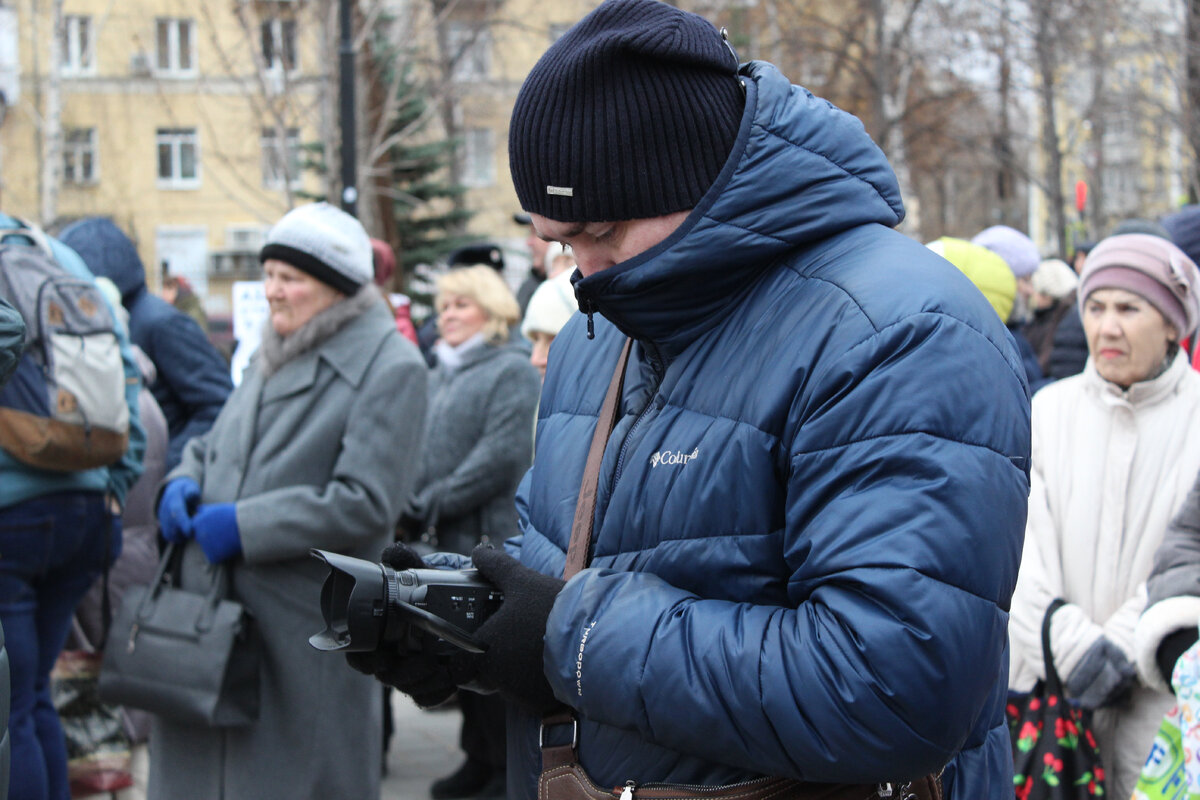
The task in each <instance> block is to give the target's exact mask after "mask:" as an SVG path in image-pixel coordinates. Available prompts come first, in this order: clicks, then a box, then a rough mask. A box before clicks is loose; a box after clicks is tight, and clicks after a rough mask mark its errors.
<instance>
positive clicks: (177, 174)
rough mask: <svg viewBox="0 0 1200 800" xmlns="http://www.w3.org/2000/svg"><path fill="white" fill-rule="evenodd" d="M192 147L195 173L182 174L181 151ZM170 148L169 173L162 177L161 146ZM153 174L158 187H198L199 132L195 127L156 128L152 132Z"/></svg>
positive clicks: (174, 188)
mask: <svg viewBox="0 0 1200 800" xmlns="http://www.w3.org/2000/svg"><path fill="white" fill-rule="evenodd" d="M188 144H190V145H191V147H192V163H193V165H194V169H195V175H194V176H192V177H190V178H189V177H184V176H183V174H182V173H183V151H184V147H185V146H186V145H188ZM164 145H165V146H167V147H170V148H171V174H170V175H169V176H166V177H164V176H163V174H162V171H161V168H162V156H161V150H162V148H163V146H164ZM154 162H155V166H154V174H155V176H156V179H157V185H158V188H159V189H168V190H172V191H174V190H187V189H198V188H200V179H201V168H200V132H199V131H198V130H197V129H196V128H158V129H156V130H155V132H154Z"/></svg>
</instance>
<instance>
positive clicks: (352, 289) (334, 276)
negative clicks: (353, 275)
mask: <svg viewBox="0 0 1200 800" xmlns="http://www.w3.org/2000/svg"><path fill="white" fill-rule="evenodd" d="M269 258H274V259H278V260H279V261H284V262H286V263H288V264H291V265H292V266H293V267H295V268H296V269H298V270H300V271H301V272H306V273H308V274H309V275H311V276H313V277H314V278H316V279H317V280H319V281H321V283H324V284H327V285H329V286H332V287H333V288H334V289H337V290H338V291H339V292H341V293H342V294H345V295H352V294H355V293H356V292H358V289H359V286H360V285H359V284H357V283H355V282H354V281H352V280H350V278H347V277H346V276H345V275H344V274H342V273H341V272H338V271H337V270H336V269H334V268H333V267H331V266H329V265H328V264H326V263H325V262H324V261H322V260H321V259H319V258H317V257H316V256H314V255H312V254H311V253H306V252H304V251H303V250H298V249H296V248H295V247H290V246H288V245H286V244H279V243H278V242H272V243H270V244H265V245H263V248H262V250H261V251H260V252H259V254H258V260H259V262H260V263H262V262H265V261H266V260H267V259H269Z"/></svg>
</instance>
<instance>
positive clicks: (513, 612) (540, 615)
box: [452, 545, 565, 714]
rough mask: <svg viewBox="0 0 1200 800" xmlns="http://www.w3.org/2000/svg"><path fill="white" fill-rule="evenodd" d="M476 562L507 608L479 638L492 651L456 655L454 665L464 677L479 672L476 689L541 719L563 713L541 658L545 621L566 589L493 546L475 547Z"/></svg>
mask: <svg viewBox="0 0 1200 800" xmlns="http://www.w3.org/2000/svg"><path fill="white" fill-rule="evenodd" d="M471 560H472V561H474V562H475V567H476V569H478V570H479V574H480V575H482V576H483V577H484V578H487V579H488V580H489V581H491V582H492V584H494V585H495V586H496V588H498V589H500V591H502V592H503V593H504V602H503V603H501V605H500V609H499V610H498V611H497V612H496V613H495V614H493V615H492V616H491V618H490V619H488V621H487V622H485V623H483V625H482V626H480V628H479V630H477V631H476V632H475V638H477V639H479V640H480V641H481V642H483V643H484V644H486V645H487V651H486V652H485V653H482V654H480V655H474V654H469V653H463V654H460V655H455V656H454V657H453V659H452V660H454V661H455V662H457V663H456V666H458V670H456V671H457V672H460V673H465V672H467V671H469V669H470V668H471V667H474V668H476V669H477V670H478V675H477V676H476V679H475V680H476V682H477V684H479V685H480V686H481V687H483V688H485V689H494V690H495V691H498V692H499V693H500V694H501V695H502V696H504V697H505V698H506V699H508V700H511V701H513V702H515V703H518V704H520V705H522V706H524V707H525V708H527V709H529V710H531V711H533V712H535V713H537V714H544V713H546V712H548V711H551V710H553V709H555V708H558V707H560V706H561V705H562V704H561V703H559V702H558V700H556V699H555V697H554V693H553V692H552V691H551V689H550V682H549V681H547V680H546V671H545V667H544V666H543V664H542V654H543V651H544V650H545V644H544V641H543V640H544V637H545V635H546V619H547V617H549V616H550V609H551V608H553V607H554V599H555V598H556V597H558V593H559V592H560V591H562V588H563V586H564V585H565V583H564V582H563V581H561V580H559V579H558V578H552V577H550V576H549V575H543V574H542V573H540V572H537V571H535V570H532V569H530V568H529V567H526V566H522V564H521V563H520V562H519V561H517V560H516V559H515V558H513V557H512V556H510V555H508V554H507V553H505V552H504V551H503V550H500V549H494V548H492V547H491V546H490V545H480V546H479V547H476V548H475V550H474V551H472V553H471ZM464 662H466V663H464ZM464 667H465V668H464Z"/></svg>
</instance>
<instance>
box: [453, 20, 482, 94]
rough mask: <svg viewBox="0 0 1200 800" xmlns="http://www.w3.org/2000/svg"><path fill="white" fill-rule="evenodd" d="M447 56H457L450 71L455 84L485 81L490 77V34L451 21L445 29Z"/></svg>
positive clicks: (480, 28)
mask: <svg viewBox="0 0 1200 800" xmlns="http://www.w3.org/2000/svg"><path fill="white" fill-rule="evenodd" d="M446 44H447V46H448V49H449V50H450V53H448V55H449V56H455V55H457V56H458V58H457V60H456V61H455V62H454V66H453V67H451V69H450V80H452V81H453V82H455V83H471V82H473V81H486V80H490V79H491V77H492V60H493V59H492V34H491V31H490V30H488V29H487V28H483V27H480V26H479V25H475V24H472V23H466V22H458V21H451V22H449V23H448V24H447V28H446Z"/></svg>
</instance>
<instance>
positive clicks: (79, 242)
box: [58, 217, 146, 304]
mask: <svg viewBox="0 0 1200 800" xmlns="http://www.w3.org/2000/svg"><path fill="white" fill-rule="evenodd" d="M58 238H59V240H60V241H61V242H62V243H63V244H66V245H68V246H70V247H71V249H73V250H74V251H75V252H76V253H79V255H80V257H82V258H83V261H84V263H85V264H87V266H88V269H90V270H91V271H92V274H93V275H95V276H96V277H98V278H101V277H103V278H108V279H109V280H111V281H112V282H113V283H115V284H116V285H117V288H118V289H120V290H121V297H122V298H123V299H124V301H125V303H126V304H128V303H129V299H130V297H131V296H133V295H135V294H137V291H138V290H139V289H141V288H143V287H144V286H145V285H146V268H145V267H144V266H142V259H141V258H139V257H138V253H137V248H136V247H134V246H133V242H132V241H131V240H130V239H129V237H128V236H126V235H125V234H124V233H123V232H122V231H121V229H120V228H118V227H117V226H116V225H114V224H113V222H112V220H109V219H105V218H103V217H89V218H87V219H82V220H80V221H79V222H74V223H71V224H70V225H68V226H67V228H66V229H65V230H63V232H62V234H61V235H60V236H59V237H58Z"/></svg>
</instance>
